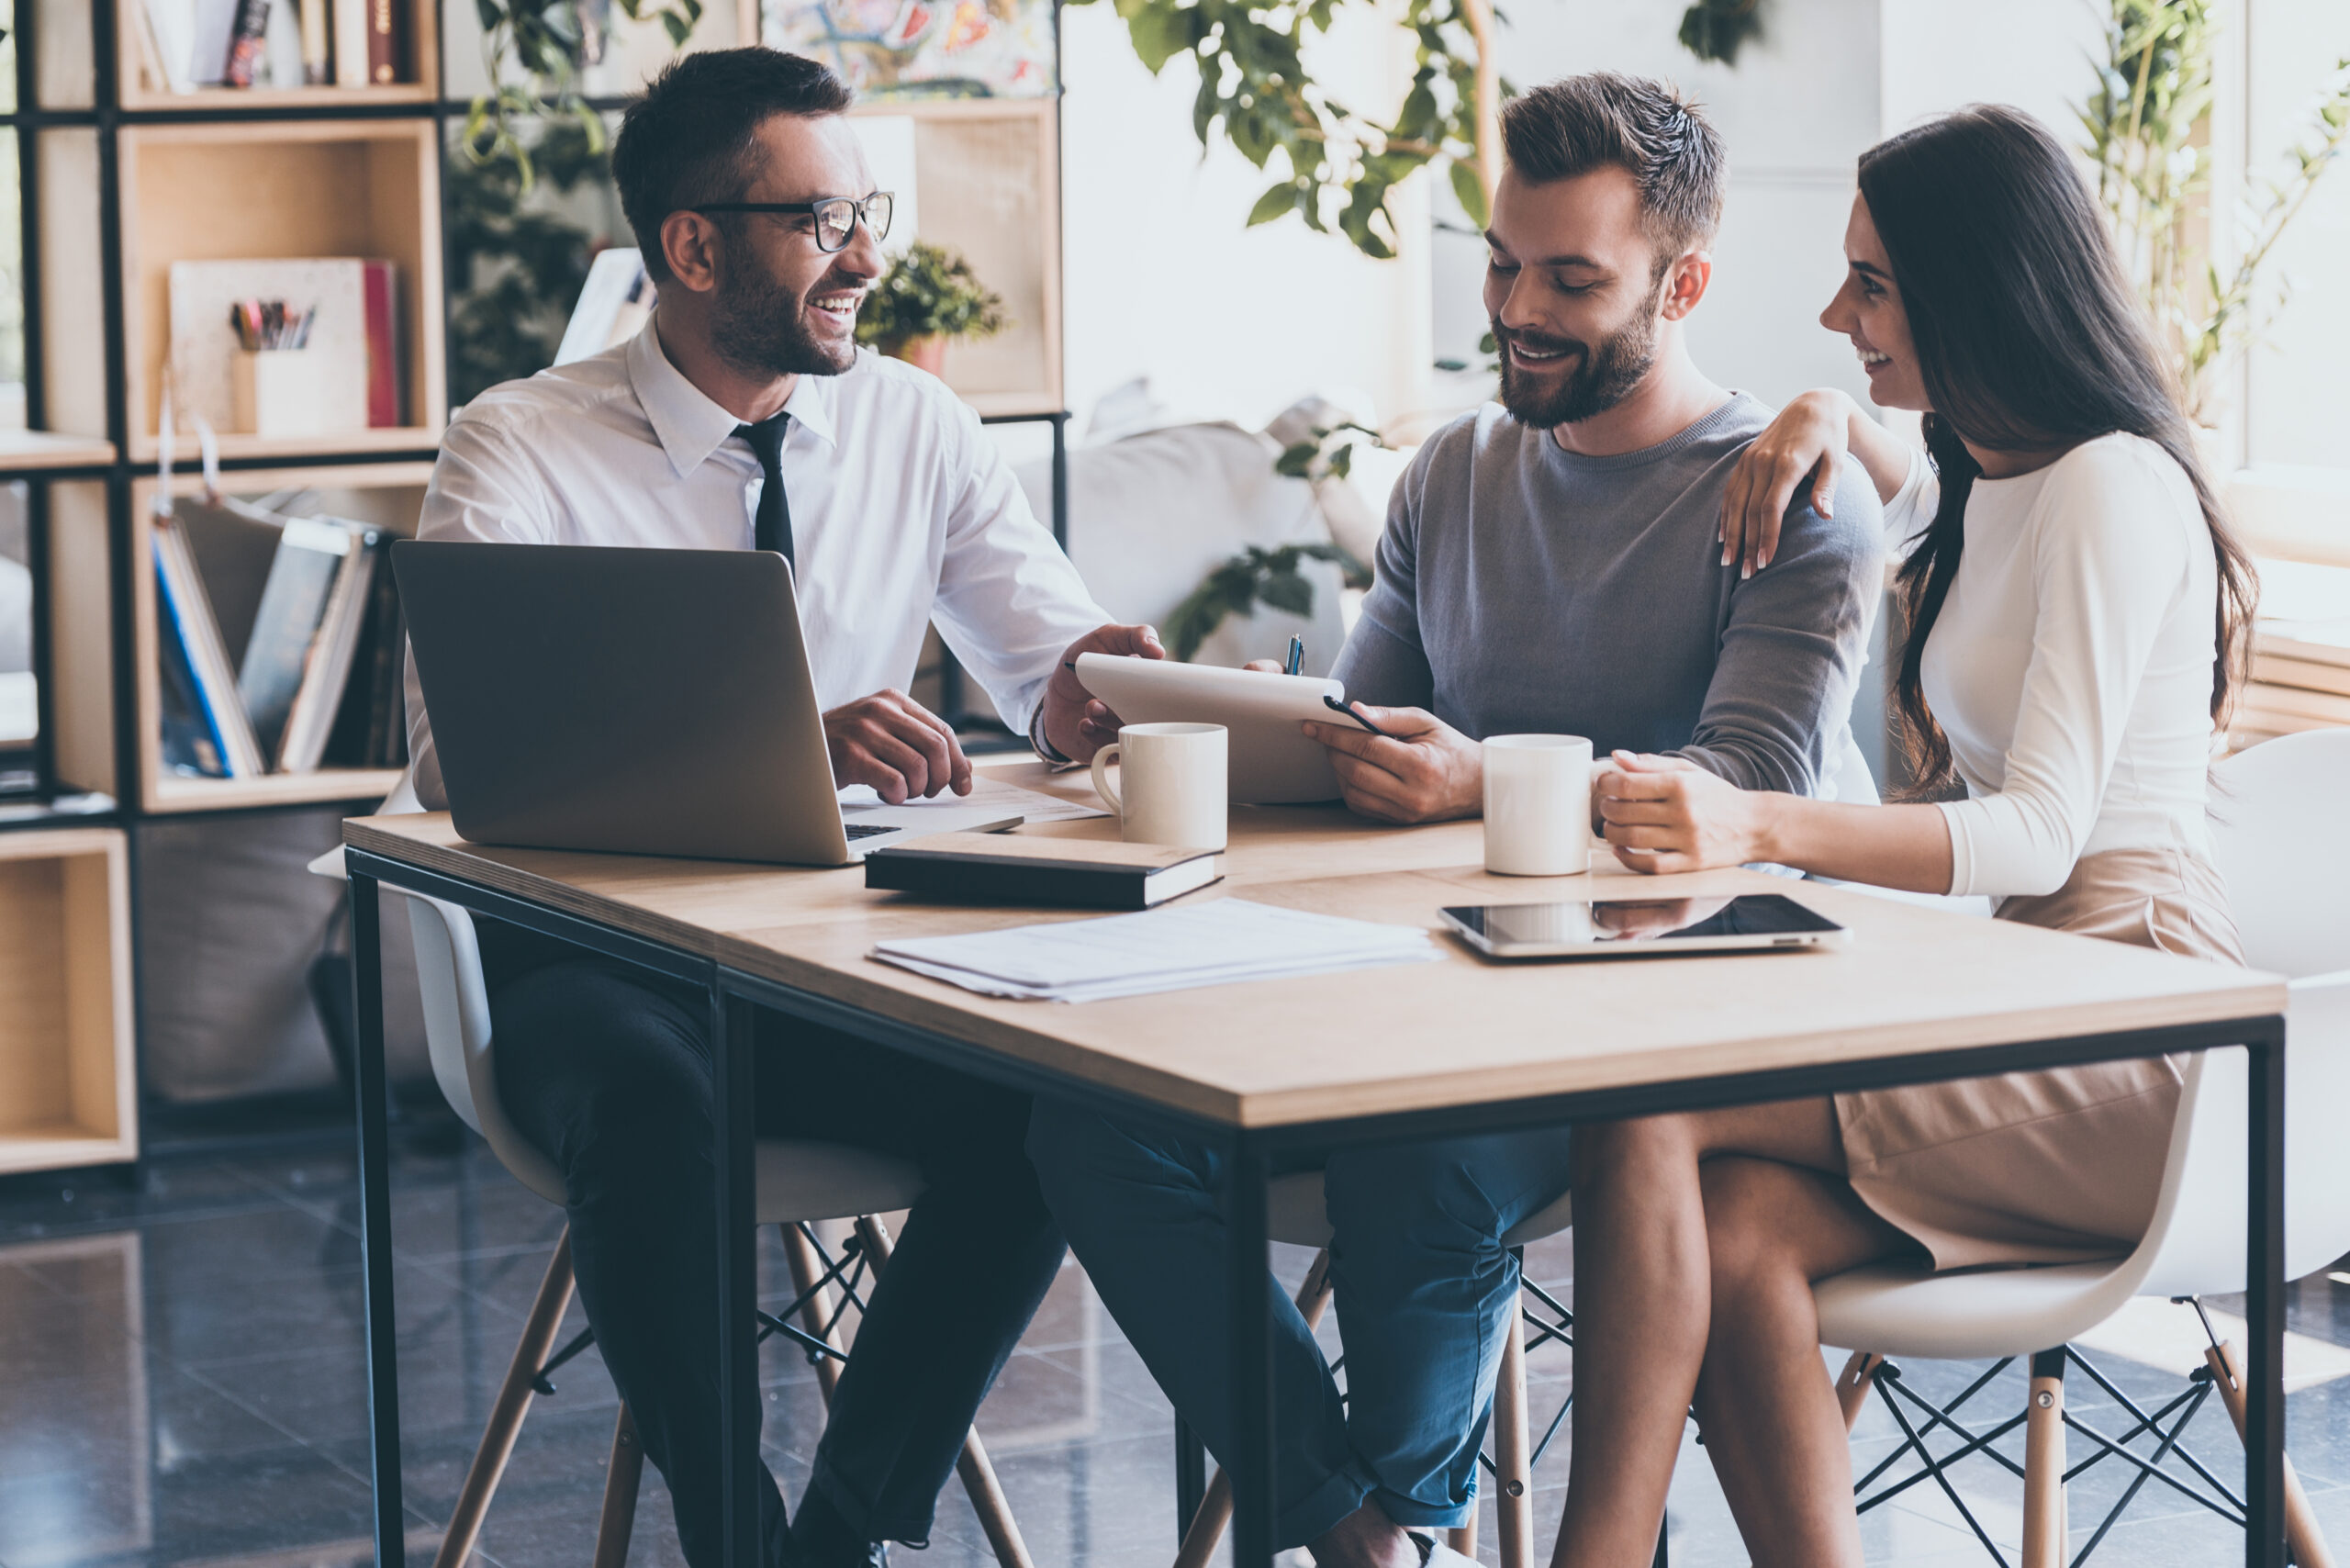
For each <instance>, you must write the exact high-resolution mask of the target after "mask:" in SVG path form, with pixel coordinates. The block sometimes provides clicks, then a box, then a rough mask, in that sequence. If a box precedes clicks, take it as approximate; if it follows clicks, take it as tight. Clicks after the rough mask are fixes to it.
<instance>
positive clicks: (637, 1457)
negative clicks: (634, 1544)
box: [594, 1400, 644, 1568]
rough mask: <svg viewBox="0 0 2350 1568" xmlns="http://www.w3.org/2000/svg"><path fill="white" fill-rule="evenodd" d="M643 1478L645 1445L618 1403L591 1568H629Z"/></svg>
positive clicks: (624, 1404) (632, 1419)
mask: <svg viewBox="0 0 2350 1568" xmlns="http://www.w3.org/2000/svg"><path fill="white" fill-rule="evenodd" d="M643 1479H644V1445H643V1443H642V1442H640V1441H639V1440H638V1439H637V1436H636V1417H633V1416H632V1415H630V1414H629V1413H628V1403H627V1401H625V1400H623V1401H621V1414H620V1419H619V1420H617V1421H615V1422H614V1423H613V1424H612V1458H611V1462H610V1465H608V1466H607V1467H606V1468H605V1471H604V1514H603V1518H600V1519H599V1520H598V1521H597V1523H596V1556H595V1559H594V1568H628V1542H629V1537H631V1536H632V1535H633V1534H635V1533H636V1495H637V1489H638V1486H639V1484H640V1483H642V1482H643Z"/></svg>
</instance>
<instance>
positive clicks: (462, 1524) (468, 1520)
mask: <svg viewBox="0 0 2350 1568" xmlns="http://www.w3.org/2000/svg"><path fill="white" fill-rule="evenodd" d="M570 1308H571V1227H570V1226H564V1231H563V1237H562V1238H561V1239H560V1240H558V1241H557V1242H556V1243H555V1244H554V1257H552V1258H550V1259H548V1260H547V1271H546V1273H545V1274H544V1275H543V1277H542V1278H541V1279H540V1281H539V1294H538V1296H537V1299H535V1300H533V1301H532V1303H531V1316H529V1318H527V1319H526V1320H525V1321H524V1322H523V1325H522V1340H521V1343H520V1344H518V1345H516V1346H515V1347H514V1359H513V1361H510V1362H509V1363H508V1364H507V1368H506V1381H505V1382H503V1383H499V1384H498V1399H497V1402H496V1403H495V1404H493V1405H492V1406H490V1408H489V1425H488V1426H487V1428H484V1429H483V1431H482V1435H481V1444H480V1446H479V1447H477V1448H476V1449H475V1450H474V1462H473V1464H472V1466H471V1467H470V1468H468V1469H467V1470H466V1472H465V1484H464V1486H462V1487H460V1488H459V1489H458V1492H457V1506H456V1507H455V1508H454V1509H453V1510H452V1511H451V1513H450V1515H449V1528H448V1529H447V1531H446V1532H444V1533H443V1534H442V1537H441V1550H440V1551H439V1552H438V1553H436V1554H435V1555H434V1557H433V1559H432V1568H461V1565H462V1564H463V1563H464V1561H465V1559H467V1558H468V1557H471V1556H472V1555H473V1552H474V1543H475V1542H476V1541H477V1540H480V1539H481V1521H482V1517H483V1516H484V1515H485V1514H487V1512H488V1511H489V1500H490V1498H491V1496H493V1495H495V1494H496V1493H497V1491H498V1481H499V1479H500V1478H501V1477H503V1476H504V1475H505V1473H506V1462H507V1461H508V1460H509V1459H510V1458H512V1457H513V1454H514V1439H516V1438H518V1437H520V1435H521V1432H522V1417H524V1416H526V1415H528V1414H529V1413H530V1409H531V1396H532V1393H533V1392H534V1391H533V1389H532V1382H533V1380H535V1379H536V1378H537V1377H538V1375H539V1369H540V1368H541V1367H543V1366H544V1365H546V1360H547V1354H548V1352H549V1351H551V1350H554V1337H555V1333H556V1331H557V1330H558V1329H560V1328H561V1327H563V1315H564V1314H565V1312H567V1311H569V1310H570Z"/></svg>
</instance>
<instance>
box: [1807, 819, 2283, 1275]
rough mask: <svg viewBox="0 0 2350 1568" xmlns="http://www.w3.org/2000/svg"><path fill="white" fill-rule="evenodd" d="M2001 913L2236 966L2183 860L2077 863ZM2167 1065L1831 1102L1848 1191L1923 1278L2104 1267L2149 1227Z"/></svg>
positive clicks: (2127, 856) (2200, 881)
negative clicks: (2049, 889)
mask: <svg viewBox="0 0 2350 1568" xmlns="http://www.w3.org/2000/svg"><path fill="white" fill-rule="evenodd" d="M1997 918H1999V919H2001V920H2019V921H2022V922H2023V923H2025V924H2029V925H2041V926H2046V927H2047V928H2049V929H2050V930H2052V931H2071V932H2076V933H2078V934H2080V935H2085V936H2102V937H2105V938H2107V939H2108V940H2109V941H2115V942H2134V943H2136V944H2137V945H2139V946H2143V947H2154V948H2158V949H2160V950H2161V951H2163V952H2165V953H2177V954H2180V955H2183V956H2185V957H2188V958H2207V959H2210V960H2213V961H2215V962H2220V963H2228V964H2238V965H2241V964H2242V963H2243V962H2244V953H2243V950H2242V947H2241V946H2240V945H2239V944H2238V941H2237V938H2236V929H2235V923H2234V921H2233V919H2231V918H2230V916H2229V914H2228V902H2227V890H2226V888H2225V886H2224V885H2223V884H2222V883H2221V879H2220V873H2219V871H2218V870H2217V869H2216V868H2213V867H2212V866H2211V865H2210V863H2209V862H2208V861H2205V860H2203V859H2201V858H2200V857H2197V856H2194V855H2191V854H2188V853H2187V852H2185V851H2182V850H2165V849H2117V850H2111V851H2109V852H2107V853H2104V854H2100V855H2090V856H2085V857H2083V858H2082V859H2081V861H2080V862H2079V864H2077V865H2076V866H2075V867H2074V868H2073V874H2072V876H2071V877H2070V878H2069V879H2067V880H2066V881H2065V885H2064V886H2063V887H2061V888H2059V889H2058V890H2056V891H2054V892H2053V893H2049V894H2047V895H2045V896H2043V897H2038V898H2011V899H2009V900H2007V901H2005V902H2003V903H2001V904H2000V906H1999V911H1998V916H1997ZM2180 1065H2181V1064H2180V1062H2179V1061H2178V1060H2177V1058H2164V1057H2154V1058H2146V1059H2143V1060H2138V1061H2115V1062H2100V1063H2097V1064H2095V1065H2092V1066H2087V1067H2068V1068H2057V1069H2053V1070H2050V1071H2047V1072H2018V1073H2009V1074H2007V1075H2005V1076H2003V1077H1998V1078H1975V1079H1965V1080H1962V1081H1958V1082H1955V1083H1925V1084H1918V1085H1914V1086H1911V1087H1906V1088H1899V1089H1877V1090H1869V1091H1866V1092H1862V1093H1857V1094H1839V1095H1837V1096H1836V1097H1835V1101H1836V1121H1837V1126H1838V1127H1839V1128H1840V1130H1841V1133H1842V1135H1843V1143H1844V1158H1845V1161H1846V1165H1847V1168H1848V1170H1849V1173H1850V1176H1851V1179H1852V1190H1853V1191H1854V1192H1856V1193H1859V1194H1860V1195H1861V1199H1862V1201H1863V1202H1864V1203H1866V1204H1868V1206H1869V1207H1870V1208H1871V1209H1873V1210H1874V1211H1875V1212H1876V1213H1877V1214H1878V1215H1882V1216H1883V1217H1884V1218H1885V1219H1886V1220H1887V1221H1888V1222H1890V1223H1891V1224H1893V1225H1894V1226H1897V1227H1898V1228H1899V1229H1900V1230H1901V1231H1902V1232H1903V1233H1904V1234H1905V1235H1907V1236H1908V1237H1909V1238H1912V1239H1913V1240H1915V1241H1916V1242H1917V1243H1918V1244H1919V1246H1920V1247H1921V1248H1923V1249H1925V1250H1926V1252H1927V1253H1928V1254H1930V1256H1931V1258H1932V1260H1933V1265H1934V1267H1935V1268H1936V1269H1938V1270H1940V1269H1964V1268H1974V1267H1978V1266H1981V1265H1984V1264H1991V1263H2068V1262H2077V1261H2082V1260H2087V1259H2092V1258H2110V1257H2115V1256H2119V1255H2121V1254H2123V1253H2126V1252H2128V1251H2129V1250H2130V1249H2132V1248H2133V1247H2135V1246H2136V1245H2137V1243H2138V1239H2139V1238H2140V1237H2142V1236H2143V1235H2144V1234H2145V1231H2146V1226H2147V1224H2148V1223H2149V1222H2150V1221H2151V1220H2152V1219H2153V1218H2154V1200H2155V1198H2156V1196H2157V1194H2158V1192H2159V1190H2160V1188H2161V1185H2162V1174H2163V1166H2164V1163H2165V1158H2166V1157H2167V1155H2168V1153H2169V1149H2170V1135H2171V1125H2172V1122H2173V1120H2174V1118H2175V1117H2176V1115H2177V1110H2178V1092H2179V1082H2180V1078H2179V1072H2180Z"/></svg>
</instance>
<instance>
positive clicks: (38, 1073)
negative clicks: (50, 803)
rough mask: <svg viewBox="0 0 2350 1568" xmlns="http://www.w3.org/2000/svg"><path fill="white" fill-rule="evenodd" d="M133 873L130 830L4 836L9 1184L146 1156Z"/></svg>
mask: <svg viewBox="0 0 2350 1568" xmlns="http://www.w3.org/2000/svg"><path fill="white" fill-rule="evenodd" d="M128 866H129V855H128V851H127V846H126V843H125V839H124V835H123V833H122V830H121V829H120V828H118V827H82V828H40V829H30V830H26V831H21V832H14V833H5V834H0V1019H5V1020H6V1025H5V1026H0V1174H6V1173H10V1172H14V1171H19V1170H46V1169H53V1168H57V1167H62V1166H73V1165H96V1164H103V1163H107V1162H111V1161H116V1160H122V1159H130V1158H132V1157H133V1156H134V1155H135V1154H136V1153H137V1150H138V1141H137V1139H138V1135H137V1131H136V1128H137V1109H136V1104H135V1101H134V1092H135V1086H136V1075H135V1072H134V1070H133V1057H132V1054H131V1005H130V994H131V991H130V982H131V970H130V905H129V871H128Z"/></svg>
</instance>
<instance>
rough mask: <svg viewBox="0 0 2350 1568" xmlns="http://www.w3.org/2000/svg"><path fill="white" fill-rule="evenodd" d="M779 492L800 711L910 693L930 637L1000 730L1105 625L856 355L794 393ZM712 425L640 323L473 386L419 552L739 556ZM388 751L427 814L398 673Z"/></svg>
mask: <svg viewBox="0 0 2350 1568" xmlns="http://www.w3.org/2000/svg"><path fill="white" fill-rule="evenodd" d="M784 410H785V412H787V413H789V415H790V416H791V422H790V424H789V426H787V427H786V430H785V434H784V442H783V457H782V462H781V465H780V466H781V470H782V474H783V487H784V494H785V497H786V499H787V501H788V503H789V508H790V514H791V537H792V545H793V553H794V555H795V557H796V559H797V562H798V566H797V569H796V570H795V572H794V574H793V576H794V578H795V587H796V589H797V597H798V599H799V605H800V627H801V631H802V633H803V636H804V638H805V641H806V644H807V647H808V664H809V669H810V673H811V675H812V676H813V677H814V679H815V686H816V701H817V705H818V706H819V707H822V708H826V709H831V708H835V707H838V706H839V705H840V704H842V703H844V702H849V701H853V700H856V699H857V698H860V697H865V696H867V695H869V694H871V693H873V692H876V691H879V690H882V689H885V688H889V687H904V686H907V685H910V684H912V680H913V677H914V666H915V663H916V661H917V659H918V657H919V655H920V654H921V652H922V642H923V632H924V630H925V629H926V628H927V627H928V626H929V624H930V623H931V622H932V621H933V620H935V621H936V622H937V624H938V628H939V632H940V634H941V635H942V636H944V637H945V638H946V644H947V646H948V647H950V648H952V649H953V650H954V651H955V655H956V657H957V658H958V659H959V660H961V661H962V664H963V667H964V668H966V669H968V670H969V671H970V672H971V673H972V674H973V675H974V676H975V677H977V678H978V679H979V685H980V686H981V687H983V688H984V689H986V691H987V693H988V696H989V697H990V699H992V700H993V701H994V703H995V706H996V711H997V712H999V713H1001V714H1002V716H1003V720H1004V722H1006V723H1007V724H1009V725H1011V726H1012V727H1013V729H1014V730H1019V729H1022V728H1024V727H1026V726H1027V725H1028V723H1029V722H1030V720H1031V718H1032V717H1033V715H1034V714H1035V710H1036V705H1037V703H1038V702H1039V701H1040V700H1042V698H1043V696H1044V690H1045V682H1046V678H1049V677H1050V676H1051V675H1052V673H1053V668H1054V666H1055V665H1056V664H1057V663H1058V662H1059V660H1060V657H1061V655H1062V653H1063V651H1064V650H1066V649H1067V648H1068V647H1069V644H1071V643H1073V642H1075V641H1076V640H1077V639H1078V638H1080V637H1081V636H1083V635H1084V634H1085V633H1088V632H1091V631H1092V630H1093V629H1094V628H1095V627H1097V626H1100V625H1102V624H1103V623H1105V622H1108V621H1109V619H1110V617H1109V614H1108V612H1107V611H1105V610H1102V608H1101V607H1100V606H1099V605H1097V604H1095V603H1094V602H1093V598H1092V595H1091V594H1090V593H1088V592H1087V591H1086V588H1085V584H1084V582H1083V580H1082V579H1080V577H1078V575H1077V569H1076V568H1075V567H1074V566H1071V565H1069V557H1068V556H1067V555H1066V554H1062V552H1061V548H1060V546H1059V545H1057V544H1056V543H1054V542H1053V536H1052V533H1051V532H1050V531H1049V530H1047V529H1046V527H1045V526H1044V525H1043V524H1042V523H1040V522H1038V521H1036V519H1035V516H1034V514H1032V513H1031V512H1030V511H1029V510H1028V502H1027V498H1025V497H1024V495H1023V494H1022V493H1021V489H1020V485H1019V482H1018V481H1017V480H1016V479H1014V478H1013V474H1012V469H1011V467H1010V465H1007V464H1006V463H1005V462H1004V460H1003V457H1002V454H1001V453H999V452H998V451H997V449H996V447H995V446H994V444H993V443H991V442H989V440H988V439H987V438H986V436H984V435H983V434H981V433H980V431H979V418H978V416H977V415H975V414H973V413H972V411H971V410H970V409H969V408H968V406H966V405H965V404H964V403H962V402H961V401H960V400H958V399H957V398H956V396H955V395H954V394H953V393H952V392H950V391H948V390H947V389H946V386H945V385H944V384H943V383H941V382H940V381H938V380H937V379H935V378H934V377H933V376H930V375H924V374H923V372H921V371H919V370H915V369H913V368H912V366H910V365H905V364H900V363H899V362H898V361H896V360H892V359H883V358H880V357H878V356H877V355H875V354H874V353H870V352H869V351H860V352H859V353H858V354H857V356H856V364H855V365H854V366H852V367H851V368H850V369H849V370H848V371H847V372H845V374H843V375H802V376H801V377H800V384H799V386H796V387H795V388H793V390H792V394H791V397H790V399H789V401H788V402H786V403H785V404H784ZM734 430H735V420H734V416H733V415H732V414H730V413H728V412H727V411H726V410H725V409H722V408H720V407H719V406H718V405H717V404H716V403H714V402H712V401H711V399H710V398H708V397H707V396H705V395H704V394H703V393H702V392H701V390H700V389H699V387H697V386H694V384H693V383H692V382H690V381H688V380H687V379H686V377H685V375H684V374H683V373H682V372H680V371H679V370H678V369H677V366H675V365H673V364H670V363H669V357H668V355H667V354H666V353H664V352H663V350H662V348H661V341H660V338H659V336H658V334H657V331H656V330H655V324H654V323H653V322H651V321H648V322H646V323H645V325H644V328H643V330H642V331H640V332H638V333H637V335H636V336H635V337H634V338H632V339H631V340H630V341H629V342H626V343H624V344H621V345H620V346H618V347H615V348H612V349H609V350H607V351H605V352H604V353H599V354H597V355H595V356H593V357H592V358H588V359H583V360H576V361H574V362H573V363H571V364H565V365H558V366H556V367H555V368H554V369H553V370H543V371H541V372H540V373H539V374H538V375H533V376H532V377H531V378H530V379H529V380H527V381H509V382H507V383H505V384H504V385H503V386H493V387H491V388H490V389H489V390H488V391H487V392H485V393H483V394H482V395H481V396H480V397H478V398H475V399H474V400H473V401H472V402H471V403H468V404H467V405H465V408H464V411H463V412H462V413H460V414H459V415H458V416H457V417H456V418H455V419H454V420H451V421H450V424H449V429H448V431H447V433H446V434H445V435H444V436H443V437H442V442H441V460H440V462H439V463H437V464H436V465H434V466H433V470H432V485H431V488H430V489H429V490H428V491H427V492H426V493H425V498H424V514H423V518H422V521H420V524H419V526H418V529H417V534H418V537H419V538H422V539H454V540H485V541H488V542H491V543H513V544H633V545H640V546H652V547H655V548H666V549H687V550H748V549H749V548H751V543H752V533H753V528H752V522H753V519H754V518H755V516H756V514H757V511H758V505H759V491H760V488H761V487H762V484H763V481H762V479H761V477H760V474H759V462H758V459H757V458H756V457H755V456H754V455H752V453H751V448H750V445H749V443H747V442H744V441H743V440H741V439H739V438H737V437H736V436H735V434H734ZM407 676H408V751H409V754H410V756H413V757H414V758H415V764H414V777H415V779H416V786H417V790H418V793H419V794H420V796H421V798H422V799H423V801H424V803H425V804H426V805H427V806H438V805H440V804H441V803H442V785H441V769H440V759H439V757H438V756H436V755H435V753H434V750H433V745H432V726H431V720H430V719H429V718H428V716H427V715H426V712H425V708H424V692H423V689H422V687H421V686H420V684H419V682H418V680H417V676H416V661H415V660H414V659H413V658H410V659H409V660H408V671H407Z"/></svg>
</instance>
